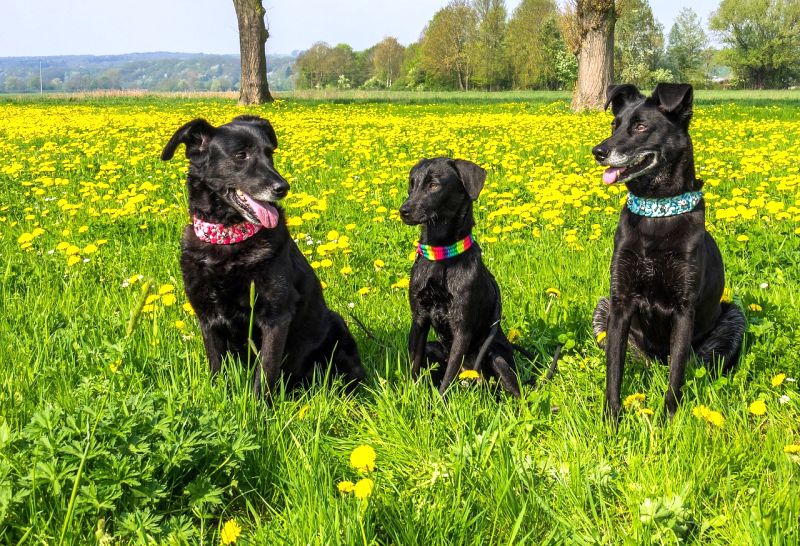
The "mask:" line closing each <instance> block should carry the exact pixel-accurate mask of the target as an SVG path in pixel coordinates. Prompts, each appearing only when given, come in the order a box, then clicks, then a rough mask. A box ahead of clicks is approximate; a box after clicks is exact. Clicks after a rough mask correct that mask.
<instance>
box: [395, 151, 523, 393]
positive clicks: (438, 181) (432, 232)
mask: <svg viewBox="0 0 800 546" xmlns="http://www.w3.org/2000/svg"><path fill="white" fill-rule="evenodd" d="M485 180H486V171H485V170H484V169H482V168H481V167H479V166H478V165H476V164H474V163H472V162H470V161H464V160H461V159H449V158H446V157H437V158H435V159H423V160H421V161H420V162H419V163H417V164H416V165H415V166H414V167H413V168H412V169H411V174H410V175H409V181H408V199H406V201H405V202H404V203H403V205H402V206H401V207H400V211H399V212H400V218H401V219H402V220H403V222H405V223H406V224H408V225H420V226H421V230H420V239H419V244H418V246H417V257H416V261H415V262H414V265H413V267H412V268H411V282H410V286H409V301H410V303H411V315H412V325H411V332H410V333H409V336H408V351H409V356H410V358H411V362H412V375H413V377H414V378H416V377H417V376H418V375H419V372H420V368H421V367H422V366H423V364H426V363H436V364H439V365H440V367H442V369H441V370H440V371H439V372H438V373H436V374H435V375H434V380H435V381H437V382H438V386H439V392H440V393H442V394H444V392H445V391H446V390H447V388H448V387H449V386H450V384H451V383H452V382H453V380H454V379H455V377H456V375H458V373H459V370H461V369H462V368H463V369H464V370H474V371H475V372H478V373H481V374H483V375H486V376H489V377H497V378H498V379H499V381H500V383H501V384H502V386H503V388H504V389H505V390H506V391H508V392H509V393H511V394H512V395H514V396H519V394H520V390H519V382H518V381H517V375H516V372H515V364H514V355H513V347H512V345H511V343H510V342H509V341H508V339H507V338H506V335H505V334H504V333H503V329H502V328H501V327H500V317H501V314H502V307H501V304H500V289H499V288H498V286H497V282H496V281H495V279H494V277H493V276H492V274H491V273H490V272H489V270H488V269H487V268H486V266H485V265H484V264H483V260H482V259H481V249H480V247H479V246H478V244H477V242H475V240H474V239H473V238H472V227H473V226H474V224H475V220H474V218H473V215H472V203H473V202H474V201H475V200H476V199H477V198H478V195H480V193H481V190H482V189H483V184H484V181H485ZM431 327H433V329H434V331H435V332H436V335H437V336H438V338H439V340H438V341H431V342H429V341H428V332H429V331H430V328H431Z"/></svg>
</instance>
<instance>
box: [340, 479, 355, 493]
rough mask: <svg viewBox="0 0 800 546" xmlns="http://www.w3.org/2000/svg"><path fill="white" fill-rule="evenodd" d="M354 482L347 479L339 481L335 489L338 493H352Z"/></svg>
mask: <svg viewBox="0 0 800 546" xmlns="http://www.w3.org/2000/svg"><path fill="white" fill-rule="evenodd" d="M355 487H356V484H354V483H353V482H351V481H349V480H345V481H341V482H339V483H338V484H336V489H338V490H339V493H352V492H353V489H355Z"/></svg>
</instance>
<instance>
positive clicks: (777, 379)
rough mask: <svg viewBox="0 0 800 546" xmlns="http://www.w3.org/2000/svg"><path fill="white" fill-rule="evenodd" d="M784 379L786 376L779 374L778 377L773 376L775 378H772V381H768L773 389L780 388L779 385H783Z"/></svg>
mask: <svg viewBox="0 0 800 546" xmlns="http://www.w3.org/2000/svg"><path fill="white" fill-rule="evenodd" d="M785 379H786V374H785V373H779V374H778V375H775V376H773V377H772V380H771V381H770V383H772V386H773V387H780V386H781V385H783V381H784V380H785Z"/></svg>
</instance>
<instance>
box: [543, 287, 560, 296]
mask: <svg viewBox="0 0 800 546" xmlns="http://www.w3.org/2000/svg"><path fill="white" fill-rule="evenodd" d="M544 293H545V294H547V295H548V296H550V297H551V298H560V297H561V290H559V289H558V288H554V287H552V286H551V287H550V288H548V289H547V290H545V291H544Z"/></svg>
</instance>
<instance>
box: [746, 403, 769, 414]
mask: <svg viewBox="0 0 800 546" xmlns="http://www.w3.org/2000/svg"><path fill="white" fill-rule="evenodd" d="M747 411H749V412H750V413H752V414H753V415H764V414H765V413H767V405H766V404H765V403H764V401H763V400H756V401H754V402H753V403H752V404H750V405H749V406H748V407H747Z"/></svg>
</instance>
